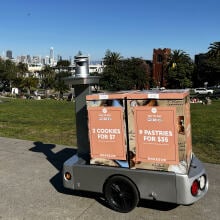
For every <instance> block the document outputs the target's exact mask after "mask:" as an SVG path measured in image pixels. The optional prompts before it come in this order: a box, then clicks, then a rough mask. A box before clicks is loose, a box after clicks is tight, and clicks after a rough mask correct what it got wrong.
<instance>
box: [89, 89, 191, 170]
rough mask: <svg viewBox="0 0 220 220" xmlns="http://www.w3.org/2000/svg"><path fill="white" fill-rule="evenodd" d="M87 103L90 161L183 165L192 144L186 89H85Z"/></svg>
mask: <svg viewBox="0 0 220 220" xmlns="http://www.w3.org/2000/svg"><path fill="white" fill-rule="evenodd" d="M87 108H88V120H89V124H88V125H89V138H90V149H91V161H90V162H91V164H99V165H107V166H120V167H121V166H122V167H129V168H132V169H151V170H165V171H174V172H179V173H186V172H187V171H188V168H189V163H190V160H191V152H192V145H191V124H190V103H189V92H188V91H187V90H164V91H156V92H153V91H126V92H120V93H111V94H107V93H103V94H95V95H89V96H87ZM105 111H106V113H104V112H105ZM112 135H114V136H112ZM113 137H114V138H113Z"/></svg>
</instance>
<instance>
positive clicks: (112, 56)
mask: <svg viewBox="0 0 220 220" xmlns="http://www.w3.org/2000/svg"><path fill="white" fill-rule="evenodd" d="M122 58H123V57H122V56H121V55H120V53H117V52H111V51H110V50H107V51H106V53H105V57H104V64H105V65H115V64H116V63H118V62H119V61H120V60H121V59H122Z"/></svg>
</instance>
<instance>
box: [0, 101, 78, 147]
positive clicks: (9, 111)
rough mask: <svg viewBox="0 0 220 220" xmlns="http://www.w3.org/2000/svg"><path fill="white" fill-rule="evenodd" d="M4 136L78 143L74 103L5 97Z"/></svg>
mask: <svg viewBox="0 0 220 220" xmlns="http://www.w3.org/2000/svg"><path fill="white" fill-rule="evenodd" d="M2 101H3V102H0V136H2V137H11V138H18V139H24V140H33V141H42V142H45V143H48V142H49V143H54V144H64V145H69V146H72V145H74V146H76V129H75V113H74V111H75V110H74V109H75V107H74V103H73V102H67V101H56V100H23V99H2Z"/></svg>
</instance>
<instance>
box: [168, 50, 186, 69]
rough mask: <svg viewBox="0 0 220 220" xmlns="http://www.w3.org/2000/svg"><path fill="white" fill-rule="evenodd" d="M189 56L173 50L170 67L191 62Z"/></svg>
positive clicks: (181, 51)
mask: <svg viewBox="0 0 220 220" xmlns="http://www.w3.org/2000/svg"><path fill="white" fill-rule="evenodd" d="M189 61H190V57H189V55H188V54H187V53H186V52H184V51H183V50H173V51H172V53H171V55H170V57H169V66H173V67H175V65H177V64H178V63H182V62H189Z"/></svg>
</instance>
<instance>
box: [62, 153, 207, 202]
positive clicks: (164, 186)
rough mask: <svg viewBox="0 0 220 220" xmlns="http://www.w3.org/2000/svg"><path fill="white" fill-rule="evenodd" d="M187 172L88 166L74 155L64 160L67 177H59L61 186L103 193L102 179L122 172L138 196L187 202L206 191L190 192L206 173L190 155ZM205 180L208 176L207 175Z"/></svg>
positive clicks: (200, 196)
mask: <svg viewBox="0 0 220 220" xmlns="http://www.w3.org/2000/svg"><path fill="white" fill-rule="evenodd" d="M192 164H193V165H192V166H191V167H190V170H189V174H188V175H186V174H184V175H183V174H177V173H174V172H164V171H153V170H141V169H128V168H115V167H108V166H97V165H88V164H86V162H85V160H83V159H82V158H79V157H78V156H77V155H74V156H73V157H71V158H70V159H69V160H67V161H66V162H65V163H64V167H63V175H64V174H65V172H69V173H70V174H71V176H72V179H71V180H66V179H65V178H63V185H64V187H66V188H69V189H73V190H84V191H91V192H97V193H103V187H104V184H105V182H106V181H107V180H108V179H109V178H110V177H112V176H115V175H122V176H125V177H127V178H128V179H130V180H131V181H132V182H133V183H134V184H135V185H136V187H137V189H138V191H139V195H140V198H142V199H150V200H157V201H164V202H171V203H177V204H183V205H188V204H192V203H194V202H196V201H197V200H199V199H200V198H202V197H203V196H204V195H205V194H206V192H207V190H208V183H207V184H206V188H205V189H204V190H203V191H201V190H200V191H199V194H198V195H197V196H195V197H194V196H192V195H191V184H192V182H193V181H194V180H195V179H197V178H199V177H200V176H201V175H206V176H207V174H206V172H205V169H204V167H203V164H202V163H201V162H200V161H199V160H198V159H197V158H196V157H195V156H193V158H192ZM207 181H208V178H207Z"/></svg>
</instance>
